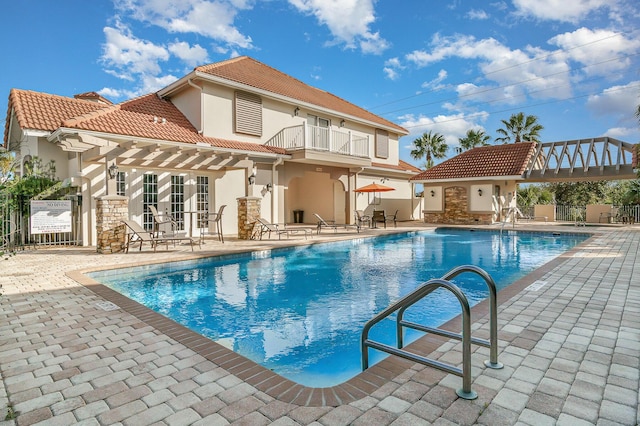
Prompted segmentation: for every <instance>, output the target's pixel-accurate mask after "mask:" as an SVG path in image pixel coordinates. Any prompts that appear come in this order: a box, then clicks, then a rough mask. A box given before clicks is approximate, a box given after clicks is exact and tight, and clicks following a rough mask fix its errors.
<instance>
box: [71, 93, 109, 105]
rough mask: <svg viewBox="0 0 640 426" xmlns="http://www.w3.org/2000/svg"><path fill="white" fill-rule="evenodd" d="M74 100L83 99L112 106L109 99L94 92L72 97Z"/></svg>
mask: <svg viewBox="0 0 640 426" xmlns="http://www.w3.org/2000/svg"><path fill="white" fill-rule="evenodd" d="M73 97H74V98H75V99H84V100H86V101H94V102H102V103H104V104H109V105H111V104H113V102H111V101H110V100H109V99H107V98H105V97H104V96H102V95H101V94H99V93H96V92H84V93H78V94H77V95H73Z"/></svg>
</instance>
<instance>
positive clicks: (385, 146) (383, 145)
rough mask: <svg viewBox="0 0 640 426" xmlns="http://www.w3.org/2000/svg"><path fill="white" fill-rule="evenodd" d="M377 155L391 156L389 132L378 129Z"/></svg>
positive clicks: (379, 156)
mask: <svg viewBox="0 0 640 426" xmlns="http://www.w3.org/2000/svg"><path fill="white" fill-rule="evenodd" d="M376 157H378V158H389V132H387V131H386V130H381V129H376Z"/></svg>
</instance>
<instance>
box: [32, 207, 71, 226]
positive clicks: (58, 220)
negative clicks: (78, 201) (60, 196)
mask: <svg viewBox="0 0 640 426" xmlns="http://www.w3.org/2000/svg"><path fill="white" fill-rule="evenodd" d="M57 232H71V200H31V234H51V233H57Z"/></svg>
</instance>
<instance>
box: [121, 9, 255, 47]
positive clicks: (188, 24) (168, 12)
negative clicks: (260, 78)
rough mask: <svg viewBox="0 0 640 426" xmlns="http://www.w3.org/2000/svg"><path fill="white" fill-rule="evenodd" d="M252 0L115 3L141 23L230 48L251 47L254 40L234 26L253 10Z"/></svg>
mask: <svg viewBox="0 0 640 426" xmlns="http://www.w3.org/2000/svg"><path fill="white" fill-rule="evenodd" d="M251 3H252V2H249V1H238V0H236V1H224V0H214V1H209V0H181V1H179V2H176V1H173V0H115V4H116V7H117V8H118V9H120V10H121V11H123V12H124V13H126V14H127V15H128V16H131V17H132V18H134V19H137V20H139V21H142V22H149V23H151V24H153V25H157V26H159V27H161V28H164V29H165V30H167V31H169V32H174V33H194V34H200V35H203V36H205V37H210V38H212V39H214V40H216V41H218V42H221V43H224V44H227V45H229V46H231V47H239V48H245V49H248V48H251V47H252V44H251V43H252V41H251V37H249V36H245V35H243V34H242V33H241V32H240V31H239V30H238V29H237V28H236V27H235V26H234V21H235V18H236V15H237V14H238V11H240V10H243V9H248V8H250V7H251Z"/></svg>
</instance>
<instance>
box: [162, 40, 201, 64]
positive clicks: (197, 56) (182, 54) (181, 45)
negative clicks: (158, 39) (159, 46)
mask: <svg viewBox="0 0 640 426" xmlns="http://www.w3.org/2000/svg"><path fill="white" fill-rule="evenodd" d="M169 51H170V52H171V53H173V54H174V55H175V56H177V57H178V58H180V59H181V60H182V61H184V62H185V63H186V64H187V65H189V66H191V67H195V66H197V65H202V64H204V63H206V62H208V61H209V54H208V53H207V49H205V48H204V47H202V46H200V45H199V44H196V45H194V46H189V43H187V42H184V41H179V42H175V43H172V44H170V45H169Z"/></svg>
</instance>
